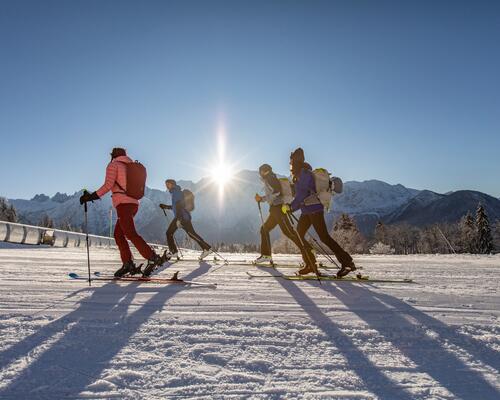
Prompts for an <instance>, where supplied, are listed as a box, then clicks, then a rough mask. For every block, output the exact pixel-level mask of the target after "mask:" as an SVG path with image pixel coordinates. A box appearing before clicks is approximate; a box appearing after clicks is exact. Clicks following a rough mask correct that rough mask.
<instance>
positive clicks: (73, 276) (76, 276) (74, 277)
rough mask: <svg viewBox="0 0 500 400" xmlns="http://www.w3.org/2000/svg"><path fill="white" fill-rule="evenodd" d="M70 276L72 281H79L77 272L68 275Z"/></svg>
mask: <svg viewBox="0 0 500 400" xmlns="http://www.w3.org/2000/svg"><path fill="white" fill-rule="evenodd" d="M68 276H69V277H70V278H72V279H77V278H78V274H77V273H76V272H70V273H69V274H68Z"/></svg>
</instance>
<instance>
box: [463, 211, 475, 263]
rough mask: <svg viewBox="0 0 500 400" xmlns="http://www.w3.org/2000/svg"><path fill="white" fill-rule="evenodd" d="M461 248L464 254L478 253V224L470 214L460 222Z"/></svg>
mask: <svg viewBox="0 0 500 400" xmlns="http://www.w3.org/2000/svg"><path fill="white" fill-rule="evenodd" d="M460 247H461V249H462V252H464V253H471V254H474V253H476V252H477V234H476V224H475V222H474V218H473V217H472V214H471V213H470V212H468V213H467V214H466V215H465V216H464V217H463V218H462V220H461V221H460Z"/></svg>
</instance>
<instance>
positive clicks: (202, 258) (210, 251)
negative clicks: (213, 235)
mask: <svg viewBox="0 0 500 400" xmlns="http://www.w3.org/2000/svg"><path fill="white" fill-rule="evenodd" d="M213 252H214V251H213V250H212V249H207V250H203V251H202V252H201V255H200V257H199V258H198V260H200V261H203V260H204V259H205V258H206V257H208V256H209V255H210V254H212V253H213Z"/></svg>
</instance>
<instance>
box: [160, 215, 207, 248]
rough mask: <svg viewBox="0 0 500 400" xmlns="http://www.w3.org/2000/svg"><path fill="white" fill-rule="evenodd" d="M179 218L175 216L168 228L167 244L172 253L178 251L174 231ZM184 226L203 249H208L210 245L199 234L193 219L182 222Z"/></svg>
mask: <svg viewBox="0 0 500 400" xmlns="http://www.w3.org/2000/svg"><path fill="white" fill-rule="evenodd" d="M177 221H178V220H177V218H174V219H173V220H172V222H171V223H170V225H169V226H168V229H167V244H168V248H169V250H170V252H171V253H172V254H174V253H177V246H176V245H175V240H174V233H175V231H176V230H177ZM182 228H183V229H184V230H185V231H186V233H187V234H188V235H189V237H190V238H191V239H193V240H194V241H195V242H196V243H198V244H199V245H200V247H201V248H202V249H203V250H208V249H209V248H210V245H209V244H208V243H207V242H205V241H204V240H203V239H202V238H201V236H200V235H198V234H197V233H196V232H195V230H194V228H193V224H192V223H191V221H184V222H183V223H182Z"/></svg>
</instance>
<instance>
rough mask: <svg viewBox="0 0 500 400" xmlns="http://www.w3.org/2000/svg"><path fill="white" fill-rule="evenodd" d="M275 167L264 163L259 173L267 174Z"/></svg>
mask: <svg viewBox="0 0 500 400" xmlns="http://www.w3.org/2000/svg"><path fill="white" fill-rule="evenodd" d="M272 170H273V169H272V168H271V166H270V165H269V164H262V165H261V166H260V167H259V175H261V176H262V175H267V174H268V173H269V172H271V171H272Z"/></svg>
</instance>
